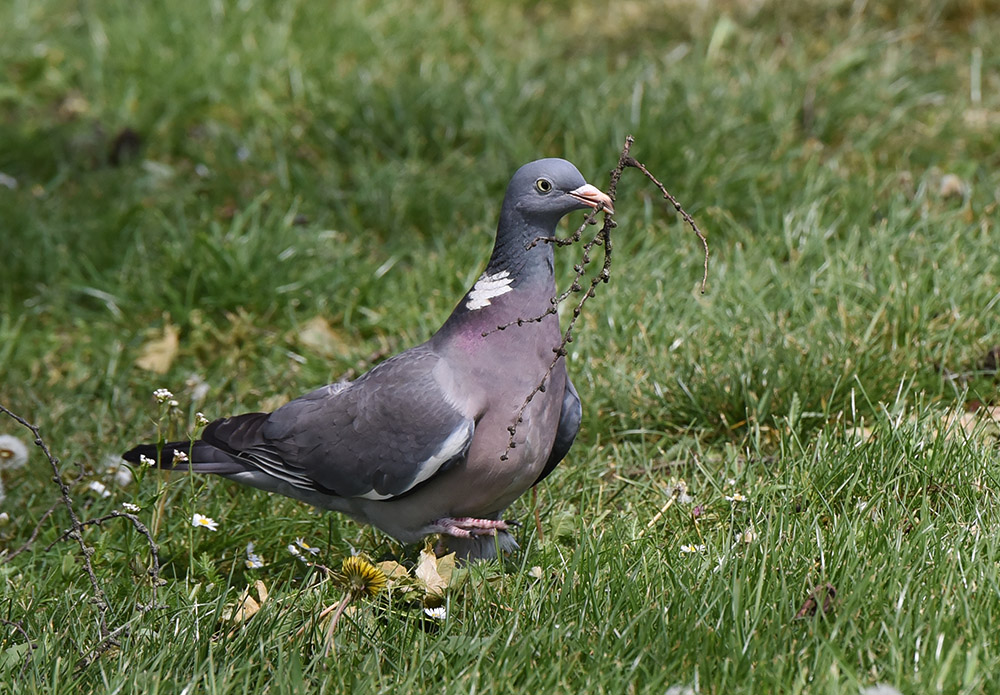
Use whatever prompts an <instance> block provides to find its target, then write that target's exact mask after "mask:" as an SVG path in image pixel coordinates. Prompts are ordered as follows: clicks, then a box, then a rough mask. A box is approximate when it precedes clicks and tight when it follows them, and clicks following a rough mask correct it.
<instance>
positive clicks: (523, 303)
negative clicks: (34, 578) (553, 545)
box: [124, 159, 614, 560]
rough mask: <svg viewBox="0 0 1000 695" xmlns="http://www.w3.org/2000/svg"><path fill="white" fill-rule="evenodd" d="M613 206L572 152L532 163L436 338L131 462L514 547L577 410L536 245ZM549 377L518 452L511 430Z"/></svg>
mask: <svg viewBox="0 0 1000 695" xmlns="http://www.w3.org/2000/svg"><path fill="white" fill-rule="evenodd" d="M602 205H603V209H604V210H605V211H606V212H608V213H613V212H614V211H613V209H612V201H611V199H610V198H609V197H608V196H607V195H605V194H604V193H603V192H601V191H600V190H598V189H597V188H595V187H594V186H592V185H590V184H588V183H587V182H586V181H585V180H584V178H583V176H582V175H581V174H580V172H579V171H578V170H577V169H576V167H575V166H573V165H572V164H571V163H570V162H567V161H566V160H563V159H540V160H537V161H534V162H531V163H529V164H525V165H524V166H522V167H521V168H520V169H518V170H517V172H516V173H515V174H514V176H513V178H511V180H510V183H509V185H508V187H507V193H506V195H505V196H504V200H503V206H502V207H501V209H500V222H499V224H498V226H497V234H496V242H495V245H494V247H493V253H492V255H491V256H490V259H489V262H488V263H487V265H486V269H485V270H484V271H483V273H482V275H480V276H479V279H477V280H476V282H475V284H474V285H473V286H472V288H471V289H470V290H469V291H468V292H467V293H466V294H465V296H464V297H463V298H462V300H461V301H460V302H459V303H458V306H457V307H456V308H455V310H454V311H453V312H452V313H451V316H449V317H448V320H447V321H445V323H444V325H443V326H441V328H440V329H439V330H438V331H437V332H436V333H435V334H434V335H433V336H432V337H431V338H430V340H428V341H427V342H425V343H423V344H422V345H418V346H416V347H413V348H410V349H409V350H406V351H405V352H402V353H400V354H398V355H396V356H395V357H392V358H390V359H387V360H385V361H384V362H382V363H380V364H379V365H377V366H376V367H375V368H373V369H372V370H371V371H369V372H367V373H366V374H363V375H362V376H360V377H358V378H357V379H356V380H354V381H352V382H343V383H335V384H330V385H328V386H323V387H322V388H319V389H317V390H315V391H312V392H311V393H308V394H306V395H304V396H302V397H301V398H297V399H295V400H293V401H291V402H289V403H286V404H285V405H283V406H281V407H280V408H278V409H277V410H275V411H274V412H272V413H247V414H244V415H236V416H233V417H228V418H222V419H220V420H216V421H214V422H212V423H210V424H209V425H208V426H206V427H205V430H204V432H203V433H202V435H201V439H199V440H197V441H194V442H193V443H192V442H189V441H181V442H169V443H166V444H162V445H157V444H144V445H141V446H137V447H135V448H134V449H132V450H131V451H129V452H127V453H126V454H125V455H124V458H125V460H126V461H130V462H133V463H139V462H140V461H141V457H147V459H152V460H153V461H154V462H156V463H157V464H158V465H159V466H161V467H163V468H176V469H182V470H190V471H194V472H199V473H215V474H217V475H221V476H223V477H226V478H229V479H230V480H235V481H237V482H240V483H243V484H244V485H250V486H252V487H256V488H260V489H262V490H268V491H270V492H277V493H280V494H283V495H287V496H288V497H293V498H295V499H297V500H301V501H303V502H307V503H309V504H312V505H314V506H316V507H319V508H322V509H331V510H334V511H338V512H342V513H344V514H347V515H348V516H350V517H352V518H353V519H355V520H357V521H359V522H362V523H366V524H371V525H372V526H375V527H377V528H379V529H381V530H382V531H384V532H385V533H387V534H389V535H390V536H392V537H393V538H396V539H397V540H399V541H401V542H403V543H414V542H416V541H419V540H420V539H422V538H423V537H425V536H428V535H430V534H440V536H441V539H442V540H443V541H444V543H445V544H446V545H447V547H448V548H449V550H452V551H454V552H456V553H457V554H458V556H459V557H460V558H465V559H471V560H475V559H484V558H491V557H495V556H496V553H497V550H500V551H501V552H509V551H511V550H513V549H515V548H517V544H516V542H515V541H514V539H513V537H512V536H511V535H510V534H509V533H508V523H507V522H506V521H503V520H502V519H501V515H502V514H503V512H504V510H505V509H506V508H507V507H508V506H509V505H510V504H511V503H512V502H513V501H514V500H516V499H517V498H518V497H519V496H520V495H521V494H522V493H524V492H525V491H526V490H528V488H530V487H532V486H533V485H536V484H537V483H539V482H540V481H541V480H542V479H544V478H545V477H546V476H547V475H548V474H549V473H551V472H552V470H553V468H555V466H556V465H557V464H558V463H559V462H560V461H561V460H562V459H563V457H564V456H566V453H567V452H568V451H569V448H570V446H571V445H572V444H573V439H574V438H575V437H576V434H577V431H578V430H579V428H580V418H581V412H582V411H581V407H580V398H579V396H578V395H577V392H576V389H575V388H574V387H573V384H572V382H571V381H570V380H569V377H568V376H567V374H566V366H565V363H564V360H563V358H561V357H560V358H559V360H558V362H557V363H556V364H555V366H554V368H553V369H552V371H551V372H550V373H549V374H548V375H547V376H546V372H547V370H548V369H549V367H550V366H551V365H552V362H553V359H554V358H555V350H556V349H558V347H559V345H560V342H561V332H560V327H559V319H558V317H557V316H556V315H555V314H553V313H546V312H547V311H548V310H549V309H550V308H551V307H552V298H553V297H554V296H555V295H556V285H555V277H554V274H553V249H552V244H548V243H538V244H532V242H533V241H535V240H536V239H537V238H538V237H550V236H552V235H553V234H554V233H555V229H556V225H557V223H558V222H559V220H560V219H561V218H562V217H564V216H565V215H566V214H568V213H570V212H573V211H574V210H580V209H584V208H600V206H602ZM536 317H543V318H541V320H538V321H524V322H522V323H520V324H518V323H517V321H518V319H533V318H536ZM506 324H512V325H511V326H510V327H509V328H507V329H506V330H502V331H499V330H497V327H498V326H503V325H506ZM543 380H545V388H544V390H543V391H539V392H538V393H535V395H534V396H533V397H532V398H531V400H530V402H529V403H528V404H527V406H526V407H525V408H524V410H523V412H522V413H521V421H520V422H518V423H517V425H516V429H515V436H514V444H515V446H514V447H513V448H510V447H509V446H508V444H509V441H510V436H511V433H510V429H509V428H510V427H511V426H513V425H514V424H515V421H516V420H517V418H518V413H519V411H520V410H521V408H522V406H523V405H524V403H525V399H526V397H527V396H528V395H529V394H531V393H532V391H533V390H534V389H535V388H536V387H537V386H538V385H539V383H541V382H542V381H543ZM184 455H186V456H187V459H186V460H184Z"/></svg>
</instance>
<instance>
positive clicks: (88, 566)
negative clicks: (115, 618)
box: [0, 405, 111, 640]
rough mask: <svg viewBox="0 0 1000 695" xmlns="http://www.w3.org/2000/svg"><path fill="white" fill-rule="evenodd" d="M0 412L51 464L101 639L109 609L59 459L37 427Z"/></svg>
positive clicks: (105, 627)
mask: <svg viewBox="0 0 1000 695" xmlns="http://www.w3.org/2000/svg"><path fill="white" fill-rule="evenodd" d="M0 412H2V413H5V414H6V415H8V416H10V417H11V418H13V419H14V420H16V421H17V422H18V423H20V424H21V425H23V426H24V427H26V428H27V429H29V430H31V433H32V434H33V435H34V436H35V446H37V447H38V448H39V449H41V450H42V453H43V454H45V458H47V459H48V461H49V464H50V465H51V466H52V478H53V480H54V481H55V483H56V485H58V486H59V492H60V494H61V495H62V503H63V505H64V506H65V507H66V511H67V512H68V513H69V518H70V521H71V522H72V524H73V527H72V529H71V530H70V533H69V534H68V535H69V537H70V538H72V539H73V540H75V541H76V542H77V544H78V545H79V546H80V553H81V554H82V555H83V567H84V570H85V571H86V573H87V578H88V579H89V580H90V586H91V589H92V590H93V593H94V598H93V601H94V605H96V606H97V615H98V623H99V625H100V629H101V639H102V640H104V639H106V638H107V637H108V635H109V634H111V631H110V630H108V621H107V613H108V609H109V606H108V598H107V596H106V595H105V593H104V589H103V588H102V587H101V583H100V581H98V579H97V574H95V573H94V565H93V563H92V562H91V560H90V558H91V556H93V554H94V549H93V548H91V547H90V546H89V545H87V543H86V542H85V541H84V540H83V535H82V534H81V533H80V531H81V530H82V529H83V525H82V524H81V523H80V517H78V516H77V515H76V510H75V509H74V508H73V500H72V498H71V497H70V496H69V486H68V485H66V482H65V481H64V480H63V477H62V474H61V473H60V472H59V459H57V458H56V457H55V456H53V455H52V452H51V451H50V450H49V447H48V445H47V444H46V443H45V440H44V439H42V434H41V431H40V430H39V428H38V427H36V426H35V425H32V424H31V423H30V422H28V421H27V420H25V419H24V418H23V417H21V416H20V415H17V414H15V413H12V412H11V411H9V410H7V408H5V407H4V406H2V405H0Z"/></svg>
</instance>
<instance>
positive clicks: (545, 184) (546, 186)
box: [535, 179, 552, 193]
mask: <svg viewBox="0 0 1000 695" xmlns="http://www.w3.org/2000/svg"><path fill="white" fill-rule="evenodd" d="M535 188H537V189H538V192H539V193H548V192H549V191H551V190H552V182H551V181H549V180H548V179H538V180H537V181H535Z"/></svg>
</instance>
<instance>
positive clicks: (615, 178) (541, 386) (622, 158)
mask: <svg viewBox="0 0 1000 695" xmlns="http://www.w3.org/2000/svg"><path fill="white" fill-rule="evenodd" d="M634 142H635V138H633V137H632V136H631V135H629V136H627V137H626V138H625V146H624V147H623V148H622V151H621V155H619V157H618V165H617V166H616V167H615V168H614V169H613V170H612V171H611V177H610V182H609V184H608V197H610V198H611V201H612V202H614V201H615V197H616V195H617V191H618V182H619V180H620V179H621V177H622V173H624V171H625V169H627V168H629V167H633V168H636V169H638V170H639V171H641V172H642V173H643V174H645V175H646V177H647V178H648V179H649V180H650V181H652V182H653V183H654V184H655V185H656V186H657V187H658V188H659V189H660V191H661V192H662V193H663V196H664V198H666V199H667V200H668V201H670V202H671V203H672V204H673V206H674V208H675V209H676V210H677V212H679V213H680V214H681V216H682V217H683V218H684V220H685V221H686V222H687V223H688V224H689V225H690V226H691V228H692V229H693V230H694V232H695V234H697V235H698V238H699V239H701V242H702V246H704V248H705V263H704V271H703V273H702V277H701V291H702V293H703V294H704V292H705V287H706V285H707V283H708V240H707V239H706V238H705V235H704V234H702V232H701V230H700V229H698V225H697V224H696V223H695V221H694V218H692V217H691V215H689V214H688V213H687V212H686V211H685V210H684V208H682V207H681V205H680V203H678V202H677V199H676V198H674V197H673V196H672V195H670V193H669V191H667V189H666V188H665V187H664V186H663V184H662V183H660V182H659V181H658V180H657V179H656V177H654V176H653V175H652V174H651V173H649V170H648V169H646V167H645V166H644V165H643V164H642V163H641V162H639V161H638V160H636V159H635V158H634V157H632V155H631V153H630V150H631V149H632V144H633V143H634ZM603 209H604V205H603V204H601V205H599V206H598V207H597V209H595V210H594V211H593V212H591V213H590V214H589V215H587V218H586V219H585V220H584V221H583V224H581V225H580V226H579V227H577V229H576V231H574V232H573V234H571V235H570V236H568V237H556V236H552V237H537V238H535V239H534V240H532V241H531V242H530V243H529V244H528V246H527V248H528V249H531V248H533V247H535V246H536V245H538V244H540V243H546V244H554V245H556V246H569V245H571V244H575V243H577V242H579V241H580V239H582V238H583V231H584V229H586V228H587V226H588V225H593V224H596V216H597V213H598V212H601V211H602V210H603ZM617 226H618V225H617V224H616V223H615V221H614V219H613V217H612V215H610V214H608V213H605V215H604V225H603V226H602V227H601V228H600V230H598V232H597V233H596V234H595V235H594V237H593V238H592V239H591V240H590V241H588V242H586V243H585V244H584V245H583V254H582V256H583V258H582V259H581V261H580V263H577V264H576V265H574V266H573V270H574V272H575V274H576V275H575V277H574V278H573V281H572V282H571V283H570V286H569V288H568V289H567V290H566V291H565V292H563V293H562V294H559V295H557V296H555V297H552V299H551V300H550V302H551V306H550V307H549V308H548V309H546V310H545V311H544V312H543V313H542V314H541V315H539V316H533V317H529V318H517V319H515V320H514V321H511V322H509V323H506V324H502V325H499V326H497V327H496V328H495V329H493V330H490V331H486V332H484V333H483V337H486V336H488V335H490V334H491V333H494V332H496V331H503V330H506V329H507V328H510V327H511V326H523V325H524V324H526V323H539V322H541V321H543V320H544V319H545V318H546V317H547V316H551V315H552V314H555V313H556V312H557V311H558V307H559V305H560V304H561V303H562V302H564V301H565V300H566V299H568V298H569V296H570V295H571V294H576V293H579V292H582V291H583V286H582V285H581V284H580V281H581V279H582V278H583V277H584V275H585V274H586V272H587V266H588V265H589V264H590V262H591V260H592V259H591V251H592V250H593V248H594V247H595V246H599V247H601V248H603V249H604V263H603V265H602V267H601V270H600V272H599V273H598V274H597V275H595V276H594V277H592V278H591V280H590V286H589V287H588V288H587V291H586V292H585V293H584V294H583V296H582V297H581V298H580V301H579V302H577V305H576V306H575V307H573V316H572V318H571V319H570V321H569V325H568V326H567V327H566V330H565V331H564V332H563V337H562V340H561V341H560V343H559V345H557V346H556V347H554V348H552V352H554V353H555V357H554V358H553V360H552V362H551V363H550V364H549V366H548V368H547V369H546V370H545V374H544V375H543V376H542V378H541V380H540V381H539V382H538V385H537V386H535V388H534V389H532V390H531V392H530V393H529V394H528V395H527V396H526V397H525V399H524V402H523V403H521V407H520V408H518V410H517V413H516V414H515V417H514V422H512V423H511V425H510V426H509V427H508V428H507V431H508V432H509V434H510V436H509V437H508V439H507V448H506V449H505V450H504V453H503V454H502V455H501V456H500V460H501V461H506V460H507V458H508V455H509V454H510V451H511V449H514V448H515V447H516V446H517V443H516V442H515V441H514V438H515V436H516V434H517V427H518V425H520V424H521V422H522V421H523V416H524V411H525V409H526V408H527V407H528V405H529V404H530V403H531V401H532V399H533V398H534V397H535V394H538V393H543V392H544V391H545V387H546V383H547V382H548V379H549V377H550V376H551V375H552V370H553V369H555V367H556V365H557V364H558V363H559V360H560V359H562V358H563V357H565V356H566V346H567V345H568V344H569V343H571V342H573V329H574V328H575V326H576V322H577V320H578V319H579V318H580V314H581V313H582V312H583V305H584V304H586V302H587V300H589V299H590V298H591V297H593V296H594V295H595V294H596V292H597V286H598V285H599V284H601V283H602V282H603V283H606V282H608V281H609V280H610V279H611V250H612V243H611V230H612V229H614V228H615V227H617Z"/></svg>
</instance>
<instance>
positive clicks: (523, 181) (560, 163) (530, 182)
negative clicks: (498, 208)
mask: <svg viewBox="0 0 1000 695" xmlns="http://www.w3.org/2000/svg"><path fill="white" fill-rule="evenodd" d="M601 203H603V204H604V209H605V210H607V211H608V212H614V208H613V207H612V206H611V198H609V197H608V196H607V195H605V194H604V193H603V192H601V191H600V190H599V189H598V188H596V187H594V186H591V185H590V184H589V183H587V182H586V180H585V179H584V178H583V175H582V174H581V173H580V172H579V171H578V170H577V168H576V167H575V166H573V165H572V164H571V163H570V162H567V161H566V160H565V159H554V158H553V159H539V160H536V161H534V162H530V163H528V164H525V165H524V166H522V167H521V168H520V169H518V170H517V171H516V172H515V173H514V176H513V177H512V178H511V180H510V183H509V184H508V185H507V195H506V196H505V197H504V202H503V206H504V209H505V212H508V213H514V214H516V215H518V216H519V217H522V218H523V219H525V220H526V221H530V222H534V223H535V224H538V225H541V226H549V225H554V224H555V223H556V222H558V221H559V220H560V219H562V217H563V216H565V215H567V214H568V213H570V212H573V211H574V210H582V209H584V208H588V207H590V208H596V207H597V206H598V205H600V204H601Z"/></svg>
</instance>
